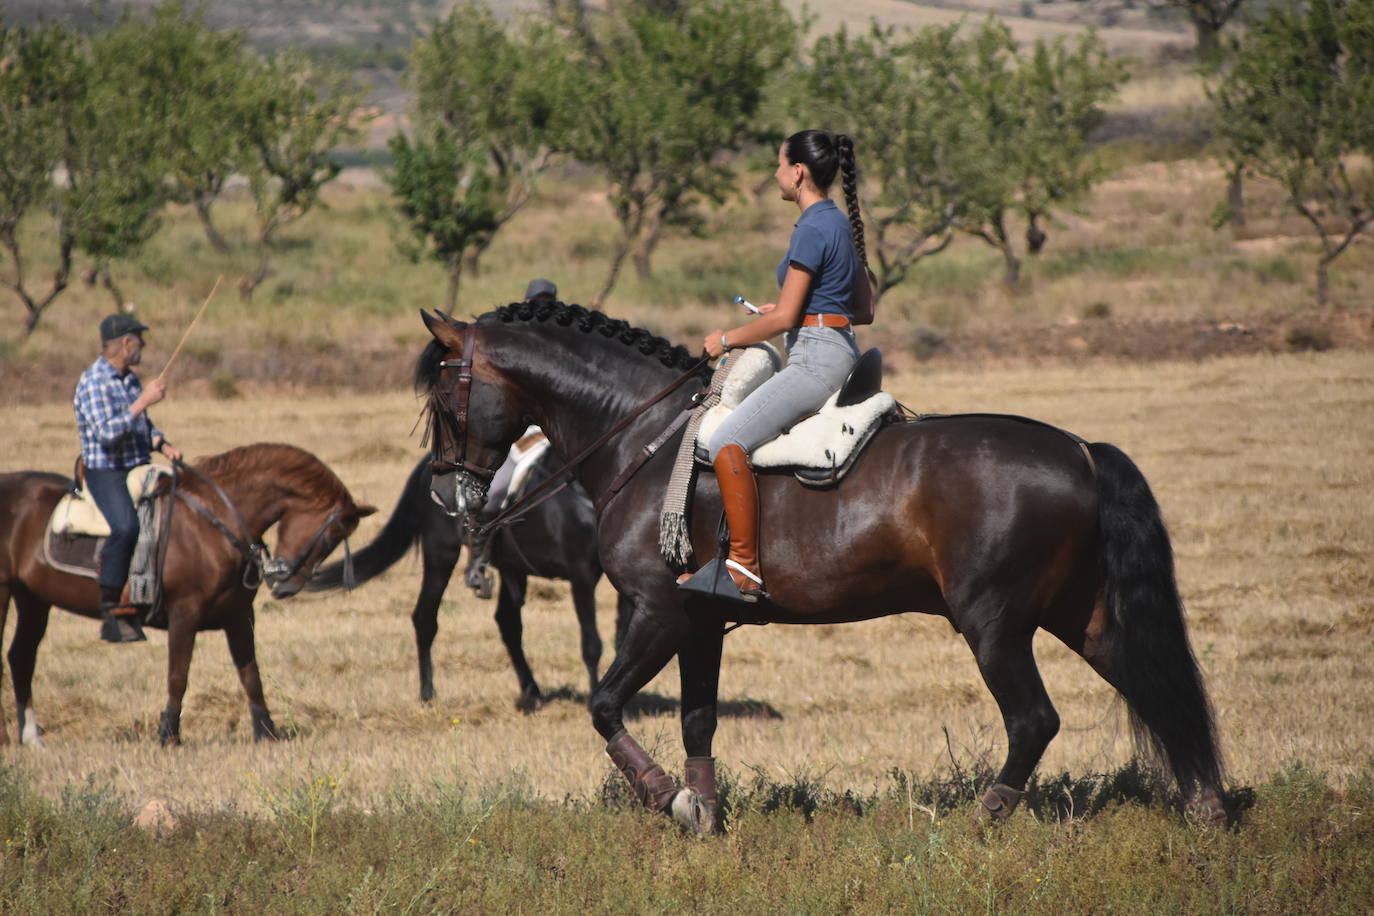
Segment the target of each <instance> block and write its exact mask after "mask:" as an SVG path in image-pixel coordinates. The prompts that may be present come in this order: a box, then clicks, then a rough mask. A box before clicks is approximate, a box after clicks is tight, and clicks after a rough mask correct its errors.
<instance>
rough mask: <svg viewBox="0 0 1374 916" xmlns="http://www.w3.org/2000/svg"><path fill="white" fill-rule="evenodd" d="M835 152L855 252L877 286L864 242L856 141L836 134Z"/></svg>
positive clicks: (869, 278) (869, 280) (871, 280)
mask: <svg viewBox="0 0 1374 916" xmlns="http://www.w3.org/2000/svg"><path fill="white" fill-rule="evenodd" d="M835 152H836V154H837V155H838V157H839V160H840V182H841V186H842V187H843V188H844V203H845V207H846V208H847V209H848V211H849V237H850V238H851V239H853V240H854V251H855V252H856V253H857V254H858V256H859V263H860V264H862V265H863V269H864V272H865V273H866V274H868V282H869V283H873V284H876V282H877V280H876V278H875V277H874V275H873V270H872V269H871V268H870V267H869V266H868V245H867V244H866V243H865V241H864V220H863V216H862V215H860V213H859V171H858V167H857V166H855V164H854V141H853V140H851V139H850V138H849V136H848V135H847V134H835Z"/></svg>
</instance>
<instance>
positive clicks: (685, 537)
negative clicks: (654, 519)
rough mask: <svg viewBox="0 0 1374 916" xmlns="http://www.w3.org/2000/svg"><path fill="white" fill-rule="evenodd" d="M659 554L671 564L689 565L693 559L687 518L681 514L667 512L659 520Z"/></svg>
mask: <svg viewBox="0 0 1374 916" xmlns="http://www.w3.org/2000/svg"><path fill="white" fill-rule="evenodd" d="M658 552H659V553H661V554H663V558H664V559H666V560H667V561H668V562H669V563H676V564H678V565H681V566H685V565H687V564H688V563H689V562H691V559H692V538H691V532H689V531H688V530H687V516H686V515H684V514H683V513H681V512H676V511H665V512H664V513H663V514H662V515H660V516H659V518H658Z"/></svg>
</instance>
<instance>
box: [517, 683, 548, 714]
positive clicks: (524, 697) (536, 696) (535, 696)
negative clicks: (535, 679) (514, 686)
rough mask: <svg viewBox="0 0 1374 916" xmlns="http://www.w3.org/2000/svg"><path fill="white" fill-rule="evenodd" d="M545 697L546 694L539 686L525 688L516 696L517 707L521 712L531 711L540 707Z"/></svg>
mask: <svg viewBox="0 0 1374 916" xmlns="http://www.w3.org/2000/svg"><path fill="white" fill-rule="evenodd" d="M543 699H544V695H543V694H541V693H540V692H539V689H538V688H535V689H534V690H525V691H522V692H521V694H520V696H519V697H517V698H516V700H515V708H516V709H518V710H519V711H520V712H524V713H531V712H534V711H535V710H537V709H538V708H539V704H540V703H541V702H543Z"/></svg>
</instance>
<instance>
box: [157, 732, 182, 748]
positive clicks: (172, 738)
mask: <svg viewBox="0 0 1374 916" xmlns="http://www.w3.org/2000/svg"><path fill="white" fill-rule="evenodd" d="M162 746H163V747H165V748H174V747H181V736H180V735H168V736H167V737H165V738H163V739H162Z"/></svg>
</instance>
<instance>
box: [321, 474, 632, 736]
mask: <svg viewBox="0 0 1374 916" xmlns="http://www.w3.org/2000/svg"><path fill="white" fill-rule="evenodd" d="M560 463H561V462H559V461H558V459H557V457H556V456H555V455H554V454H553V452H548V451H546V452H545V453H544V454H543V455H542V456H540V457H539V458H538V459H536V461H535V464H534V466H533V467H532V468H531V470H530V476H529V478H528V483H527V486H534V485H536V484H538V483H541V482H542V481H544V480H545V479H547V478H548V476H549V475H550V474H552V473H553V472H554V471H555V470H557V469H558V466H559V464H560ZM430 485H431V472H430V467H429V461H428V460H427V459H424V460H421V461H420V463H419V464H417V465H416V466H415V470H413V471H411V472H410V477H409V478H407V479H406V484H405V488H404V489H403V490H402V491H401V498H400V499H399V500H398V501H397V503H396V508H395V510H394V511H393V512H392V513H391V518H390V519H388V520H387V523H386V525H384V526H383V527H382V530H381V531H380V532H378V534H377V537H376V538H374V539H373V541H372V543H370V544H368V545H367V546H366V547H364V548H362V549H361V550H359V551H358V552H357V553H355V554H354V555H353V563H354V567H355V570H356V576H357V582H358V583H363V582H366V581H367V580H369V579H371V578H373V577H375V576H379V575H381V574H382V573H383V572H385V571H386V570H387V569H390V568H391V567H392V566H393V565H394V564H395V563H396V561H398V560H399V559H401V557H402V556H403V555H404V554H405V552H406V551H407V550H408V549H409V548H410V547H411V545H412V544H414V543H415V542H416V541H417V540H418V541H419V542H420V556H421V557H422V562H423V575H422V579H421V582H420V594H419V596H418V597H417V598H416V599H415V610H414V611H412V612H411V614H410V622H411V624H412V625H414V627H415V646H416V649H417V650H418V653H419V659H420V700H421V701H423V702H426V703H428V702H429V701H430V700H432V699H434V665H433V661H432V660H431V655H430V649H431V647H433V645H434V637H435V635H436V634H437V633H438V632H439V601H440V599H442V598H443V596H444V589H445V588H447V587H448V583H449V579H450V578H451V577H452V576H453V569H454V566H455V565H456V564H457V562H458V556H459V554H460V553H461V552H462V550H463V531H464V526H465V523H466V519H465V518H451V517H450V516H449V515H448V514H447V513H446V512H445V511H444V510H443V508H441V507H440V506H439V505H438V504H437V503H436V502H434V500H432V499H431V498H430V495H429V494H430ZM491 538H492V539H491V544H490V554H489V561H490V563H491V564H492V565H493V566H495V567H496V569H497V571H498V572H499V573H500V574H501V586H500V589H499V591H498V593H497V599H496V626H497V629H498V630H500V632H501V641H502V642H503V643H505V646H506V652H507V653H509V655H510V661H511V665H512V667H514V668H515V677H516V679H517V680H518V681H519V683H520V696H519V697H518V698H517V699H516V701H515V705H516V708H517V709H520V710H522V711H525V712H529V711H531V710H534V709H535V708H537V707H538V706H539V703H540V701H541V700H542V698H543V694H541V693H540V690H539V684H538V683H537V682H536V681H535V679H534V672H533V671H532V670H530V665H529V662H528V661H527V660H526V659H525V650H524V646H523V643H522V636H523V634H524V626H523V623H522V621H521V615H520V611H521V608H523V607H524V604H525V588H526V585H527V584H528V581H529V577H530V576H540V577H542V578H547V579H567V580H568V581H569V582H570V583H571V584H572V599H573V608H574V610H575V611H576V612H577V622H578V625H579V626H580V627H581V630H582V662H583V664H585V665H586V666H587V676H588V677H589V678H590V684H591V686H592V687H595V686H596V680H597V669H598V667H599V666H600V664H601V634H600V633H598V632H597V629H596V583H597V582H598V581H600V579H601V560H600V558H598V556H597V552H596V518H595V516H594V514H593V513H592V501H591V499H589V498H588V497H587V494H586V492H585V491H584V490H583V489H582V488H581V487H579V486H577V485H576V484H573V485H572V486H569V487H565V488H563V489H562V490H560V491H559V492H558V493H557V494H555V495H554V496H551V497H550V498H549V499H548V500H545V501H543V502H541V503H539V505H537V506H534V507H533V508H532V509H531V510H530V512H529V513H528V514H527V515H525V516H523V517H522V518H521V519H520V520H519V522H518V523H516V524H514V525H511V526H510V527H501V528H498V529H497V530H496V531H494V532H493V533H492V535H491ZM343 586H344V564H343V563H342V562H335V563H330V564H329V565H328V566H325V567H323V568H321V569H320V571H319V572H318V573H317V574H316V576H315V578H314V579H312V580H311V581H310V584H308V585H307V586H306V590H307V591H324V590H328V589H337V588H342V587H343ZM630 610H631V606H630V603H629V602H628V601H626V600H625V599H624V598H621V599H620V602H619V612H620V613H619V617H618V628H617V632H618V631H619V626H623V625H624V624H626V623H628V622H629V613H630Z"/></svg>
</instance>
